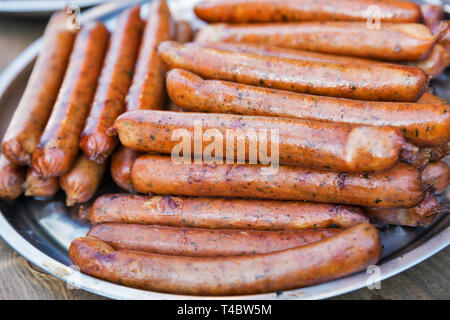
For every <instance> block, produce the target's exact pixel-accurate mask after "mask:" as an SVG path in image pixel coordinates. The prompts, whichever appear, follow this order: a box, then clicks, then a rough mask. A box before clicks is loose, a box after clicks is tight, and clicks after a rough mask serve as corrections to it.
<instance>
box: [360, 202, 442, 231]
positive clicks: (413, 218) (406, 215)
mask: <svg viewBox="0 0 450 320" xmlns="http://www.w3.org/2000/svg"><path fill="white" fill-rule="evenodd" d="M366 212H367V213H368V214H369V216H370V217H372V218H373V219H376V220H378V221H380V222H383V223H387V224H393V225H400V226H410V227H417V226H425V225H427V224H429V223H431V222H432V221H433V220H434V218H436V216H437V215H438V214H441V213H449V212H450V205H448V204H439V202H438V200H437V199H436V198H435V197H434V196H431V195H430V196H428V197H426V198H425V199H424V200H423V201H422V202H421V203H420V204H419V205H417V206H415V207H412V208H409V209H404V208H396V209H380V208H366Z"/></svg>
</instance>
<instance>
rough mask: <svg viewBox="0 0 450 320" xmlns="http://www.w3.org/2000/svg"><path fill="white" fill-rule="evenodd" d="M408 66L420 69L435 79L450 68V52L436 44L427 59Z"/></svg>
mask: <svg viewBox="0 0 450 320" xmlns="http://www.w3.org/2000/svg"><path fill="white" fill-rule="evenodd" d="M409 65H410V66H412V67H416V68H420V69H422V70H423V71H425V72H426V73H427V74H428V75H429V76H430V77H431V78H436V77H438V76H439V75H441V74H442V73H443V72H444V71H445V69H446V68H447V67H448V66H450V52H449V51H447V50H445V48H444V47H443V46H441V45H440V44H436V45H435V46H434V48H433V50H432V51H431V54H430V56H429V57H428V58H426V59H425V60H423V61H420V62H413V63H410V64H409Z"/></svg>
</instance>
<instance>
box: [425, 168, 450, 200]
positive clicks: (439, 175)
mask: <svg viewBox="0 0 450 320" xmlns="http://www.w3.org/2000/svg"><path fill="white" fill-rule="evenodd" d="M422 181H423V182H425V183H428V184H430V185H432V186H433V187H434V188H435V189H436V192H435V193H436V194H440V193H442V192H444V191H445V189H446V188H447V186H448V185H449V183H450V168H449V167H448V165H447V163H445V162H444V161H437V162H432V163H429V164H428V165H427V166H426V167H425V169H424V170H423V171H422Z"/></svg>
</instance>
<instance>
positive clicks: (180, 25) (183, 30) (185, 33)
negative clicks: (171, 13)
mask: <svg viewBox="0 0 450 320" xmlns="http://www.w3.org/2000/svg"><path fill="white" fill-rule="evenodd" d="M192 35H193V33H192V27H191V24H190V23H189V22H188V21H185V20H178V21H176V23H175V37H174V39H175V40H176V41H178V42H181V43H186V42H191V41H192Z"/></svg>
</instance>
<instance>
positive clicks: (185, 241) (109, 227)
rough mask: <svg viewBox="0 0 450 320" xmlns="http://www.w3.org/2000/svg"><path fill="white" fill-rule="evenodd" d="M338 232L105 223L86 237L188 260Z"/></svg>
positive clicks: (291, 244)
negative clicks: (187, 257) (214, 228)
mask: <svg viewBox="0 0 450 320" xmlns="http://www.w3.org/2000/svg"><path fill="white" fill-rule="evenodd" d="M339 232H340V230H339V229H331V228H328V229H308V230H297V231H257V230H236V229H216V230H212V229H202V228H176V227H165V226H148V225H137V224H120V223H104V224H100V225H97V226H95V227H93V228H92V229H91V230H90V231H89V233H88V234H87V236H90V237H94V238H97V239H100V240H102V241H104V242H106V243H108V244H109V245H110V246H112V247H113V248H114V249H116V250H135V251H144V252H150V253H159V254H168V255H174V256H190V257H226V256H243V255H254V254H264V253H270V252H276V251H281V250H285V249H291V248H295V247H300V246H304V245H306V244H309V243H314V242H317V241H321V240H324V239H326V238H329V237H331V236H334V235H336V234H338V233H339Z"/></svg>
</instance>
